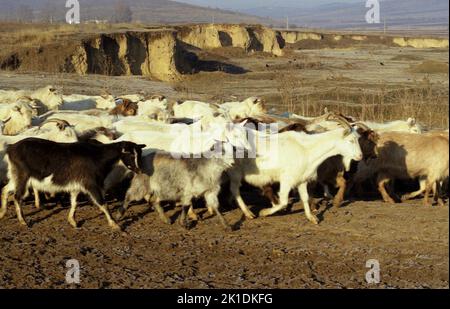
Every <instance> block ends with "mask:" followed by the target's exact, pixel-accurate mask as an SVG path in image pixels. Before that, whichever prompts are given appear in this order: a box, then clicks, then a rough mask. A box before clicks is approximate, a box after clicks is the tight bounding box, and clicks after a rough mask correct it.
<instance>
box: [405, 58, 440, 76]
mask: <svg viewBox="0 0 450 309" xmlns="http://www.w3.org/2000/svg"><path fill="white" fill-rule="evenodd" d="M410 71H411V72H412V73H425V74H439V73H442V74H448V64H446V63H443V62H440V61H434V60H426V61H423V62H422V63H420V64H418V65H414V66H411V68H410Z"/></svg>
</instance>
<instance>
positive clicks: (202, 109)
mask: <svg viewBox="0 0 450 309" xmlns="http://www.w3.org/2000/svg"><path fill="white" fill-rule="evenodd" d="M172 109H173V116H174V117H175V118H191V119H199V118H202V117H205V116H210V117H214V116H217V115H218V114H220V112H219V107H218V106H216V105H212V104H208V103H204V102H200V101H184V102H176V103H175V104H174V105H173V106H172Z"/></svg>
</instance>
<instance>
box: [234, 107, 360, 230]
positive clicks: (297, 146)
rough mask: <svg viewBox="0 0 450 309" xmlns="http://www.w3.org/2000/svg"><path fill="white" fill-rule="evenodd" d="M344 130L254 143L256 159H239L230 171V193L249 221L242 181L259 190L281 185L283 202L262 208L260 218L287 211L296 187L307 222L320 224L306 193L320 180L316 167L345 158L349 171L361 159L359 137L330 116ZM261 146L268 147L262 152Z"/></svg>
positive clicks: (289, 135) (272, 137) (287, 134)
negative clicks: (352, 161) (331, 160)
mask: <svg viewBox="0 0 450 309" xmlns="http://www.w3.org/2000/svg"><path fill="white" fill-rule="evenodd" d="M328 119H334V120H336V121H337V122H339V123H341V124H342V125H343V126H344V127H345V128H344V129H337V130H333V131H330V132H325V133H320V134H314V135H308V134H305V133H299V132H292V131H290V132H284V133H281V134H275V135H269V136H267V137H263V139H265V140H263V142H264V143H261V142H259V143H257V142H254V143H253V145H254V147H255V148H256V158H244V159H236V164H235V165H234V166H233V168H231V169H230V170H229V171H228V176H229V178H230V191H231V193H232V195H233V197H234V198H235V200H236V201H237V203H238V205H239V207H240V208H241V210H242V211H243V213H244V215H245V216H246V217H247V218H250V219H251V218H254V217H255V216H254V214H253V213H252V212H251V211H250V210H249V209H248V207H247V205H246V204H245V203H244V201H243V199H242V197H241V195H240V186H241V182H242V180H245V181H246V182H247V183H249V184H251V185H254V186H256V187H260V188H261V187H263V186H265V185H267V184H271V183H274V182H279V183H280V193H279V196H280V203H279V204H278V205H276V204H272V208H271V209H263V210H262V211H261V212H260V216H268V215H271V214H274V213H276V212H278V211H279V210H281V209H284V208H285V207H286V206H287V204H288V196H289V192H290V190H291V189H292V188H293V187H297V188H298V190H299V193H300V196H301V199H302V201H303V204H304V208H305V214H306V217H307V218H308V220H310V221H311V222H313V223H315V224H318V219H317V217H316V216H315V215H313V214H312V213H311V210H310V207H309V202H308V199H309V196H308V190H307V184H308V182H310V181H312V180H315V179H316V177H317V168H318V167H319V165H320V164H322V163H323V162H324V161H325V160H326V159H327V158H329V157H332V156H335V155H342V156H343V162H344V165H345V168H346V170H348V169H349V167H350V162H351V160H355V161H359V160H361V159H362V153H361V148H360V146H359V143H358V138H359V135H358V134H357V132H356V131H355V130H354V129H353V128H352V127H351V126H350V125H349V124H348V122H347V121H345V120H344V119H343V118H342V117H339V116H334V115H329V116H328ZM262 144H265V145H269V148H268V149H263V148H262V147H261V145H262Z"/></svg>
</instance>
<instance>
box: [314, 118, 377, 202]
mask: <svg viewBox="0 0 450 309" xmlns="http://www.w3.org/2000/svg"><path fill="white" fill-rule="evenodd" d="M355 125H356V126H357V127H358V128H357V132H358V134H359V139H358V142H359V145H360V147H361V151H362V154H363V159H364V160H365V161H367V160H371V159H373V158H376V156H377V152H376V145H377V142H378V139H379V135H378V134H377V133H375V132H374V131H373V130H371V129H370V128H369V127H367V126H366V125H364V124H362V123H356V124H355ZM356 165H357V163H356V162H352V166H351V168H350V170H346V169H345V166H344V164H343V161H342V155H337V156H333V157H331V158H328V159H327V160H325V161H324V162H323V163H322V164H321V165H319V167H318V169H317V182H318V183H320V184H321V185H322V186H323V188H324V191H325V196H326V197H327V198H333V197H332V195H331V193H330V190H329V186H333V187H338V192H337V193H336V195H335V196H334V198H333V207H339V206H340V205H341V203H342V201H343V200H344V194H345V192H346V184H347V179H349V178H350V177H352V176H353V174H354V173H355V172H356V171H355V170H356Z"/></svg>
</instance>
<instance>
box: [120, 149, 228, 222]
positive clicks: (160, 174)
mask: <svg viewBox="0 0 450 309" xmlns="http://www.w3.org/2000/svg"><path fill="white" fill-rule="evenodd" d="M142 160H143V163H142V168H143V171H144V173H143V174H139V175H135V176H134V178H133V180H132V181H131V185H130V188H129V189H128V191H127V193H126V197H125V201H124V204H123V206H122V208H121V209H120V211H119V215H118V217H117V219H120V218H122V217H123V215H124V213H125V211H126V210H127V208H128V205H129V203H130V202H132V201H139V200H143V199H145V200H146V201H147V202H151V203H152V204H153V206H154V207H155V209H156V210H157V212H158V214H159V216H160V218H161V219H162V221H163V222H165V223H168V224H170V220H169V218H167V217H166V216H165V214H164V210H163V209H162V208H161V206H160V202H162V201H172V202H179V203H180V204H181V206H182V214H181V216H180V221H179V222H180V224H181V225H183V226H185V227H186V225H187V224H186V210H187V209H188V208H190V207H191V203H192V199H194V198H200V197H204V198H205V201H206V205H207V207H208V209H209V211H210V212H215V214H216V215H217V216H218V218H219V219H220V223H221V224H222V225H223V226H224V227H225V228H228V227H229V226H228V224H227V223H226V221H225V219H224V217H223V216H222V214H221V213H220V211H219V201H218V194H219V191H220V185H221V179H222V174H223V173H224V172H225V171H226V170H227V169H229V168H230V167H231V165H232V164H233V161H234V160H233V158H227V157H222V156H220V157H217V156H214V155H212V156H209V157H208V158H205V157H202V158H197V159H194V158H181V159H178V158H177V159H176V158H174V157H173V156H172V155H171V154H169V153H164V152H156V153H153V154H150V155H147V156H145V157H143V159H142Z"/></svg>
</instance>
